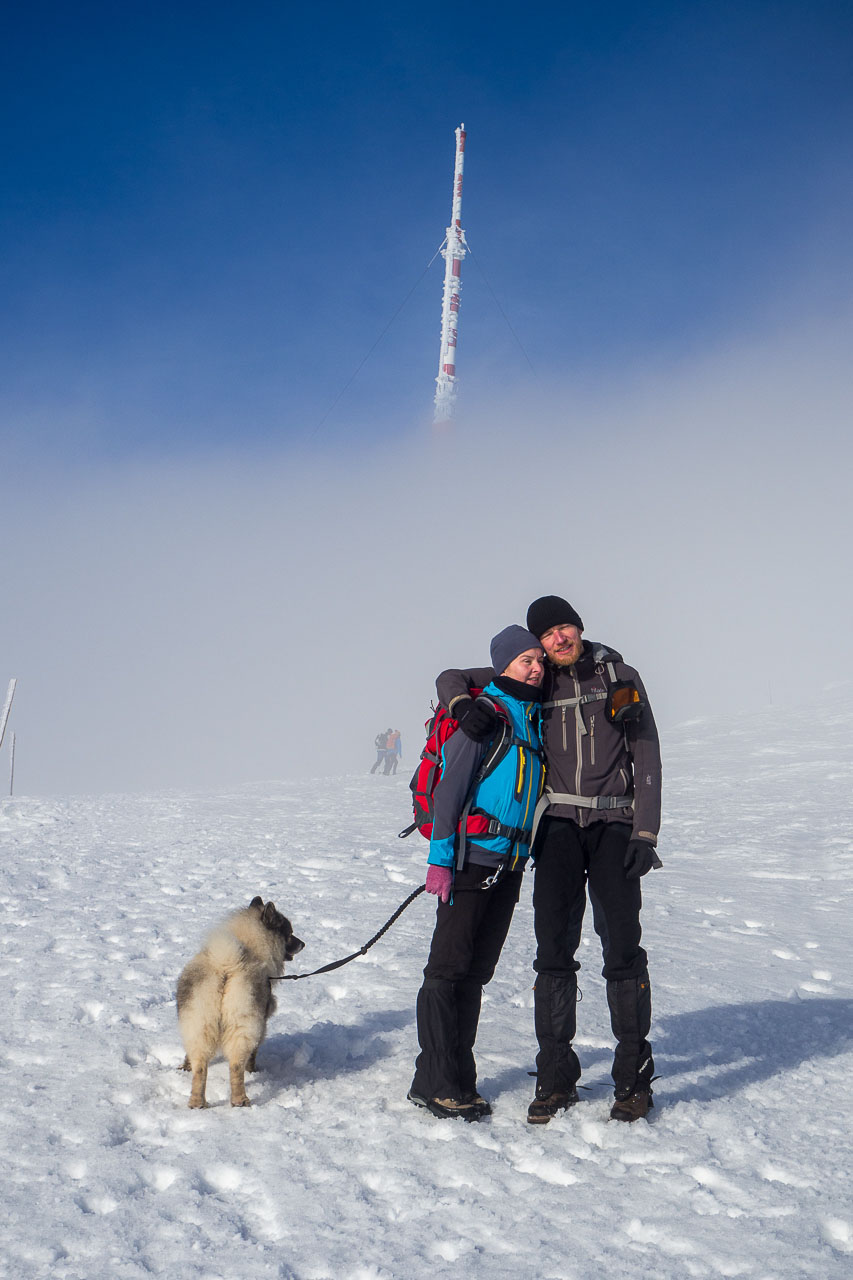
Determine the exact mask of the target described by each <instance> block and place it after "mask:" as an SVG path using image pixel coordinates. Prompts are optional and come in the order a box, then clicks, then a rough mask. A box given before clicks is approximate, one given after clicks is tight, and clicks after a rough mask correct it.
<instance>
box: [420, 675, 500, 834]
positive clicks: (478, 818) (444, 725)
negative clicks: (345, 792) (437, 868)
mask: <svg viewBox="0 0 853 1280" xmlns="http://www.w3.org/2000/svg"><path fill="white" fill-rule="evenodd" d="M482 694H483V690H482V689H472V690H471V697H472V698H479V697H481V696H482ZM485 701H486V702H488V703H489V705H490V706H491V707H494V709H495V711H496V712H497V713H498V716H499V717H500V720H501V731H500V733H498V734H496V735H495V738H494V741H493V742H492V743H491V744H490V746H489V748H488V750H487V751H486V754H485V756H484V757H483V762H482V764H481V765H480V768H479V769H478V770H477V775H476V777H475V778H474V782H473V783H472V788H471V789H472V791H473V788H474V786H476V784H477V783H479V782H481V781H482V780H483V778H485V777H486V776H487V775H488V774H490V773H491V772H492V770H493V769H494V768H495V767H496V766H497V765H498V764H499V763H500V761H501V760H503V758H504V756H505V755H506V753H507V752H508V751H509V749H510V747H511V746H512V742H513V736H512V723H511V721H510V718H509V714H508V712H507V711H506V709H505V707H503V705H502V704H501V703H500V702H498V701H497V700H495V699H492V698H486V699H485ZM425 728H426V732H427V739H426V745H425V746H424V749H423V751H422V752H421V758H420V762H419V764H418V767H417V769H415V772H414V773H413V774H412V780H411V782H410V783H409V787H410V788H411V791H412V802H413V809H414V816H415V820H414V822H413V823H412V824H411V825H410V826H408V827H406V829H405V830H404V831H401V832H400V838H401V839H404V838H405V837H406V836H410V835H411V834H412V832H413V831H415V830H417V831H420V833H421V835H422V836H425V837H426V839H427V840H429V838H430V836H431V835H432V823H433V817H434V812H435V806H434V802H433V792H434V791H435V789H436V787H437V786H438V782H439V779H440V778H441V772H442V767H443V754H442V753H443V751H444V744H445V743H446V742H447V739H448V738H451V737H452V736H453V734H454V733H455V732H456V730H457V729H458V728H459V721H458V720H456V719H454V717H453V716H452V715H451V714H450V712H449V711H448V710H447V707H436V708H435V709H434V711H433V714H432V715H431V716H430V718H429V720H427V722H426V725H425ZM469 803H470V801H469ZM468 809H469V806H468V805H466V806H465V809H464V810H463V818H464V820H465V834H466V835H469V836H473V835H485V833H486V832H487V831H488V830H489V818H488V815H485V814H479V813H478V814H469V812H468ZM459 826H460V828H461V827H462V819H460V822H459Z"/></svg>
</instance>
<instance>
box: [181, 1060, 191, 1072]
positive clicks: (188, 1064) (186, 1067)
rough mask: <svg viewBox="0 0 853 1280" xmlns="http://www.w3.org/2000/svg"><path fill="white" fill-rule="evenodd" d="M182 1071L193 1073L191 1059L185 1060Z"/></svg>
mask: <svg viewBox="0 0 853 1280" xmlns="http://www.w3.org/2000/svg"><path fill="white" fill-rule="evenodd" d="M181 1071H192V1067H191V1066H190V1060H189V1058H184V1060H183V1062H182V1063H181Z"/></svg>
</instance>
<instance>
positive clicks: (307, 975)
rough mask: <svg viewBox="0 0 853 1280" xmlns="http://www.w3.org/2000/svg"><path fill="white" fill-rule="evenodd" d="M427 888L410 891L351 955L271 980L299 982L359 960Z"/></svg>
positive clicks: (271, 980)
mask: <svg viewBox="0 0 853 1280" xmlns="http://www.w3.org/2000/svg"><path fill="white" fill-rule="evenodd" d="M425 888H426V885H425V884H422V885H421V887H420V888H419V889H415V891H414V893H410V894H409V896H408V898H407V899H406V901H405V902H401V903H400V905H399V907H398V908H397V910H396V911H395V912H394V914H393V916H392V917H391V919H390V920H386V921H385V923H384V924H383V926H382V928H381V929H380V930H379V932H378V933H374V935H373V937H372V938H371V939H370V941H369V942H365V944H364V946H363V947H359V949H358V951H353V953H352V955H351V956H345V957H344V959H343V960H333V961H332V963H331V964H324V965H323V967H322V969H313V970H312V971H311V973H283V974H282V975H281V976H280V977H278V978H270V982H298V981H299V979H300V978H313V977H315V976H316V974H318V973H331V972H332V970H333V969H340V967H341V965H344V964H349V962H350V960H357V959H358V957H359V956H363V955H364V953H365V952H366V951H369V950H370V948H371V947H372V946H373V944H374V942H378V941H379V939H380V938H381V937H382V935H383V933H386V932H387V931H388V929H390V928H391V925H392V924H393V923H394V921H395V920H396V919H397V918H398V917H399V916H401V915H402V914H403V912H404V911H405V910H406V907H407V906H408V905H409V903H410V902H414V900H415V898H417V896H418V895H419V894H421V893H423V891H424V889H425Z"/></svg>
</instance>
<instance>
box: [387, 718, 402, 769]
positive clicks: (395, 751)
mask: <svg viewBox="0 0 853 1280" xmlns="http://www.w3.org/2000/svg"><path fill="white" fill-rule="evenodd" d="M400 755H401V752H400V730H399V729H392V730H391V732H390V733H389V734H388V740H387V742H386V743H385V769H384V772H385V773H396V772H397V764H398V762H399V760H400Z"/></svg>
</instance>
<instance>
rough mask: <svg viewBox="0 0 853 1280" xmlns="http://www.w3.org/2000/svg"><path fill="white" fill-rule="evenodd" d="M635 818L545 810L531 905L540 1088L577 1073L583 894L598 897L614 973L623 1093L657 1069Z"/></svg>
mask: <svg viewBox="0 0 853 1280" xmlns="http://www.w3.org/2000/svg"><path fill="white" fill-rule="evenodd" d="M630 838H631V827H630V826H629V825H628V823H625V822H593V823H591V824H590V825H589V826H588V827H580V826H578V824H577V823H576V822H573V821H572V820H571V819H570V818H556V817H548V816H546V817H545V818H544V819H543V820H542V823H541V825H540V827H539V831H538V833H537V837H536V848H535V850H534V856H535V867H536V872H535V877H534V881H533V912H534V928H535V931H536V944H537V950H536V959H535V961H534V963H533V967H534V969H535V970H536V973H537V975H538V976H537V979H536V986H535V988H534V993H535V994H534V1017H535V1023H536V1037H537V1040H538V1041H539V1054H538V1056H537V1059H536V1067H537V1090H538V1091H539V1092H542V1093H551V1092H554V1091H555V1090H559V1091H565V1090H567V1089H569V1088H571V1086H572V1085H573V1084H574V1083H575V1082H576V1081H577V1079H578V1077H579V1076H580V1063H579V1062H578V1059H577V1057H576V1055H575V1053H574V1050H573V1049H572V1043H571V1042H572V1040H573V1039H574V1035H575V1022H576V1007H575V1006H576V1001H577V971H578V969H579V968H580V963H579V962H578V961H577V959H576V958H575V956H576V953H577V949H578V947H579V946H580V940H581V928H582V925H583V917H584V910H585V907H586V895H587V892H588V893H589V899H590V902H591V903H592V919H593V927H594V928H595V932H596V933H597V934H598V937H599V939H600V941H601V950H602V955H603V958H604V968H603V970H602V972H603V975H604V977H605V978H606V979H607V1003H608V1007H609V1009H610V1023H611V1027H612V1029H613V1034H614V1036H615V1038H616V1042H617V1044H616V1053H615V1057H614V1064H613V1081H614V1085H615V1087H616V1092H617V1094H624V1095H625V1096H627V1094H630V1093H633V1092H634V1091H635V1090H636V1089H639V1088H646V1089H647V1088H648V1087H649V1083H650V1081H651V1078H652V1075H653V1073H654V1063H653V1061H652V1055H651V1047H650V1045H649V1042H648V1039H647V1036H648V1033H649V1029H650V1026H651V991H650V986H649V975H648V959H647V956H646V952H645V951H644V950H643V948H642V946H641V945H640V938H641V929H640V907H641V906H642V893H641V890H640V882H639V880H628V879H627V877H626V876H625V865H624V863H625V850H626V849H627V847H628V841H629V840H630Z"/></svg>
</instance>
